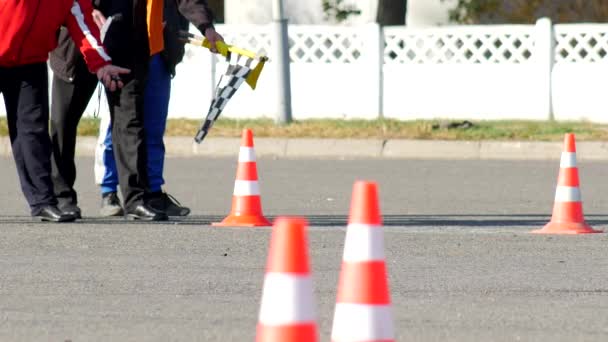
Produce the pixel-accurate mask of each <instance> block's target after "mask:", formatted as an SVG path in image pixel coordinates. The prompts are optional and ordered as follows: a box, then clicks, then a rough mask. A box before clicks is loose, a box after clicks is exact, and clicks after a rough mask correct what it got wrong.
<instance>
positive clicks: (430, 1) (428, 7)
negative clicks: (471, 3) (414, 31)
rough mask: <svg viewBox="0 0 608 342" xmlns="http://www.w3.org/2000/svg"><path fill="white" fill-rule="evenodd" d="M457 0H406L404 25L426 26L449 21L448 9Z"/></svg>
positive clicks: (443, 23) (444, 23)
mask: <svg viewBox="0 0 608 342" xmlns="http://www.w3.org/2000/svg"><path fill="white" fill-rule="evenodd" d="M457 2H458V0H446V1H441V0H408V4H407V6H408V8H407V15H406V25H407V26H408V27H428V26H438V25H446V24H448V23H449V16H448V11H449V9H450V8H453V7H454V5H455V4H456V3H457Z"/></svg>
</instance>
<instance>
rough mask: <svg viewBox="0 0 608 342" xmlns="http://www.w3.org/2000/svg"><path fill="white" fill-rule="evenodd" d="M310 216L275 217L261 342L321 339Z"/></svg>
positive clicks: (260, 336) (260, 325) (265, 291)
mask: <svg viewBox="0 0 608 342" xmlns="http://www.w3.org/2000/svg"><path fill="white" fill-rule="evenodd" d="M306 226H307V223H306V220H304V219H302V218H288V217H279V218H277V219H276V220H275V221H274V226H273V228H272V238H271V240H270V248H269V251H268V262H267V267H266V276H265V278H264V289H263V293H262V303H261V307H260V316H259V320H258V327H257V337H256V341H257V342H308V341H317V326H316V322H315V312H314V300H313V291H312V280H311V278H310V269H309V266H308V251H307V242H306Z"/></svg>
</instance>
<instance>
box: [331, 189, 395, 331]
mask: <svg viewBox="0 0 608 342" xmlns="http://www.w3.org/2000/svg"><path fill="white" fill-rule="evenodd" d="M384 259H385V258H384V238H383V233H382V219H381V217H380V209H379V205H378V191H377V185H376V183H372V182H362V181H359V182H356V183H355V185H354V187H353V195H352V199H351V205H350V217H349V221H348V227H347V230H346V241H345V243H344V255H343V259H342V270H341V271H340V280H339V284H338V298H337V301H336V302H337V303H336V310H335V313H334V321H333V328H332V333H331V340H332V341H333V342H355V341H357V342H360V341H366V342H380V341H382V342H389V341H394V340H395V336H394V335H395V333H394V327H393V318H392V310H391V301H390V295H389V289H388V279H387V272H386V265H385V261H384Z"/></svg>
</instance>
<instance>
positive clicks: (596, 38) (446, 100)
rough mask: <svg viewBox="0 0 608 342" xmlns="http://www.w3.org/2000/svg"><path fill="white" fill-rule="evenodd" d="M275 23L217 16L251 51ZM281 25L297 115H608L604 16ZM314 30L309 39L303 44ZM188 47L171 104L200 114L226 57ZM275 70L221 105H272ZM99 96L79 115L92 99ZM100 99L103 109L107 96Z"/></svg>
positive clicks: (604, 118)
mask: <svg viewBox="0 0 608 342" xmlns="http://www.w3.org/2000/svg"><path fill="white" fill-rule="evenodd" d="M271 28H272V26H271V25H262V26H236V25H224V26H221V25H220V26H218V30H219V31H220V32H223V33H225V36H226V37H227V40H228V42H229V43H232V44H235V45H237V46H241V47H252V46H254V45H253V44H254V42H255V51H258V50H265V51H269V50H271V45H272V43H273V41H272V39H271V37H272V34H271ZM289 32H290V38H291V40H292V42H293V43H294V45H293V46H292V48H291V50H290V55H291V58H292V61H293V62H292V64H291V72H292V97H293V98H292V104H293V116H294V118H296V119H307V118H344V119H352V118H364V119H373V118H376V117H378V115H379V113H380V111H379V108H380V107H382V106H383V114H384V116H385V117H389V118H396V119H400V120H412V119H435V118H447V119H452V118H453V119H456V118H458V119H476V120H504V119H533V120H543V119H548V118H549V117H550V115H551V110H552V113H553V115H554V117H555V118H556V119H558V120H588V121H593V122H608V106H606V104H605V96H604V93H605V91H606V89H608V64H607V63H606V58H607V56H606V51H608V41H606V40H605V39H604V38H605V37H606V36H608V24H587V25H586V24H570V25H555V26H551V24H550V22H548V21H545V22H544V24H543V25H540V24H538V25H536V26H535V25H505V26H466V27H462V26H454V27H448V26H446V27H441V28H424V29H413V28H403V27H392V28H391V27H389V28H385V30H384V34H383V35H382V36H381V35H380V30H379V28H378V27H377V25H375V24H368V25H362V26H355V27H337V26H319V25H314V26H302V25H299V26H292V27H290V30H289ZM381 37H382V40H381V39H380V38H381ZM310 42H314V44H315V45H313V46H310V47H307V44H308V43H310ZM552 42H554V43H555V45H554V44H552ZM573 42H576V44H573ZM327 44H329V45H327ZM385 44H386V45H385ZM380 46H384V49H383V50H381V49H380ZM187 50H188V52H187V55H186V58H185V60H184V62H183V63H182V64H180V65H179V66H178V76H177V77H176V78H175V79H174V81H173V89H172V95H171V102H170V111H169V113H170V117H172V118H177V117H186V118H196V119H202V118H203V117H204V116H205V115H206V113H207V110H208V106H209V103H210V102H211V97H212V95H211V91H212V88H213V85H214V84H215V83H216V81H217V79H219V77H220V75H221V73H222V72H223V71H224V70H225V68H226V65H225V64H224V63H222V62H220V63H219V64H218V65H217V67H216V71H215V75H214V76H215V77H213V75H212V63H211V57H210V54H209V53H208V52H207V51H206V50H205V49H203V48H200V47H194V46H188V49H187ZM336 51H338V52H339V53H337V52H336ZM302 52H305V53H304V54H302ZM380 52H381V53H382V56H380ZM380 70H383V71H384V72H383V81H382V83H381V84H382V87H380V82H381V81H380V80H381V78H380V73H379V71H380ZM275 76H276V71H275V64H274V63H272V61H271V62H269V63H268V64H267V65H266V67H265V69H264V71H263V72H262V75H261V77H260V79H259V81H258V89H256V90H255V91H253V90H251V89H249V88H248V87H247V86H246V85H243V86H242V87H241V88H240V89H239V91H238V92H237V93H236V95H235V96H234V97H233V98H232V100H231V101H230V102H229V103H228V105H227V107H226V109H225V110H224V113H223V114H222V115H223V116H224V117H232V118H260V117H267V118H271V117H274V116H275V113H276V111H277V108H278V106H277V103H278V98H277V96H278V94H279V93H280V92H279V91H278V89H277V78H276V77H275ZM380 89H383V91H382V92H381V91H380ZM549 95H550V96H549ZM96 99H97V97H94V100H93V101H92V102H91V105H90V106H89V108H88V110H87V115H92V114H93V112H94V111H95V109H96V108H97V102H96ZM0 103H1V101H0ZM101 104H102V111H107V105H106V103H105V99H102V101H101ZM3 113H4V106H3V105H2V106H0V115H4V114H3Z"/></svg>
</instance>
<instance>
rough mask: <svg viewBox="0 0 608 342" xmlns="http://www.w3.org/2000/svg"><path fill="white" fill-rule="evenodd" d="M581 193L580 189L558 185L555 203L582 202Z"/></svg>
mask: <svg viewBox="0 0 608 342" xmlns="http://www.w3.org/2000/svg"><path fill="white" fill-rule="evenodd" d="M580 201H581V191H580V189H579V188H578V187H572V186H563V185H558V186H557V188H556V189H555V202H580Z"/></svg>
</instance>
